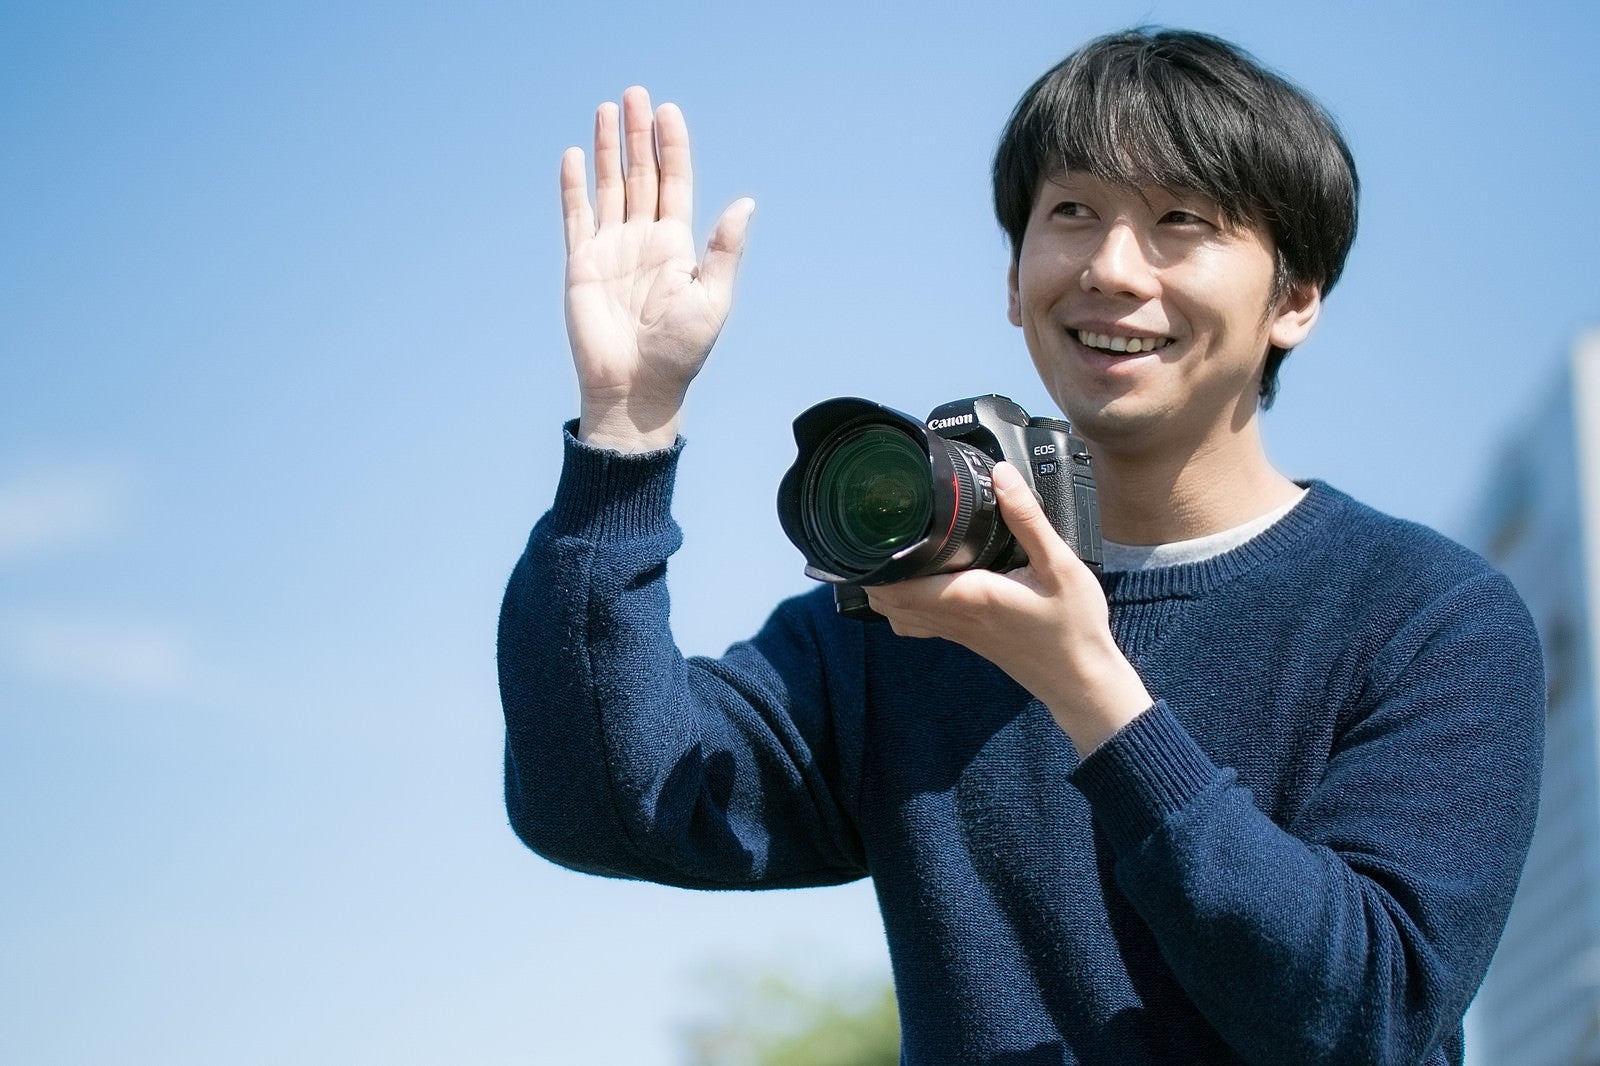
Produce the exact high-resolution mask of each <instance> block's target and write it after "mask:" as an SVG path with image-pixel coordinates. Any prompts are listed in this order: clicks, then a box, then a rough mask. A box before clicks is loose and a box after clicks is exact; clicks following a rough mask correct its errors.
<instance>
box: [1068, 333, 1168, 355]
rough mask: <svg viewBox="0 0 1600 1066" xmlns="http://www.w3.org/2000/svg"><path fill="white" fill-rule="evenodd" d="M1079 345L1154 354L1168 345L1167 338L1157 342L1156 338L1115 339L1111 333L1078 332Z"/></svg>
mask: <svg viewBox="0 0 1600 1066" xmlns="http://www.w3.org/2000/svg"><path fill="white" fill-rule="evenodd" d="M1078 343H1079V344H1082V345H1083V346H1084V347H1086V348H1100V349H1104V350H1109V351H1113V352H1132V353H1138V352H1153V351H1155V350H1156V349H1157V348H1164V347H1166V345H1167V340H1166V338H1164V337H1163V338H1161V339H1160V340H1157V339H1156V338H1155V337H1113V336H1111V335H1110V334H1109V333H1090V332H1089V331H1088V330H1079V331H1078Z"/></svg>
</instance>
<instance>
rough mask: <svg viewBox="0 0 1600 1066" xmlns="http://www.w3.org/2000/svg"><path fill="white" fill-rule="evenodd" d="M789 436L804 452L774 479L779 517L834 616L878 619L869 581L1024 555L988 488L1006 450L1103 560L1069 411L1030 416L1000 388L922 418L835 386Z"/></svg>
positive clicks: (1086, 471)
mask: <svg viewBox="0 0 1600 1066" xmlns="http://www.w3.org/2000/svg"><path fill="white" fill-rule="evenodd" d="M794 435H795V443H796V445H797V446H798V448H799V455H798V456H797V457H796V459H795V462H794V465H793V466H792V467H790V469H789V471H788V472H787V473H786V474H785V475H784V477H783V481H782V483H781V484H780V485H779V488H778V519H779V522H780V523H781V524H782V526H783V530H784V533H785V534H786V535H787V536H788V537H789V539H790V540H791V541H792V542H793V543H794V545H795V546H796V547H797V548H799V549H800V551H801V553H802V554H803V555H804V556H805V559H806V574H807V575H809V576H810V577H813V578H816V579H817V580H820V581H826V582H829V583H831V584H833V585H834V586H835V590H834V591H835V600H836V602H837V604H838V608H839V612H840V613H841V614H844V615H846V616H849V617H853V618H860V619H863V620H871V619H876V618H879V617H880V616H879V615H877V614H876V613H875V612H873V611H872V610H871V608H870V607H868V606H867V603H866V596H865V594H864V593H863V592H862V591H861V586H864V585H883V584H888V583H890V582H894V581H902V580H904V579H906V578H909V577H918V576H922V575H926V574H941V573H950V572H953V571H957V570H970V569H987V570H996V571H1006V570H1012V569H1015V568H1017V567H1019V566H1023V565H1025V564H1026V563H1027V557H1026V554H1025V553H1024V552H1023V550H1022V548H1021V546H1020V545H1018V544H1017V542H1016V539H1015V538H1014V537H1012V535H1011V533H1010V531H1009V530H1007V529H1006V528H1005V523H1004V522H1003V521H1002V520H1001V518H1000V512H999V505H998V503H997V501H996V499H995V493H994V485H993V482H992V479H991V476H990V474H991V471H993V469H994V465H995V463H997V462H1000V461H1002V460H1004V461H1005V462H1009V463H1010V464H1011V465H1012V466H1014V467H1015V468H1016V469H1017V471H1018V472H1019V473H1021V475H1022V477H1023V478H1024V479H1025V480H1026V481H1027V482H1028V484H1029V486H1030V487H1031V488H1032V489H1033V491H1034V494H1035V495H1036V496H1037V497H1038V498H1039V502H1040V504H1041V506H1042V507H1043V509H1044V513H1045V515H1046V516H1047V517H1048V518H1049V520H1050V524H1051V525H1052V526H1053V527H1054V528H1055V530H1056V532H1057V533H1059V534H1060V535H1061V538H1062V539H1063V540H1064V541H1066V542H1067V544H1068V545H1069V546H1071V548H1072V549H1073V551H1074V552H1075V553H1076V554H1077V556H1078V558H1080V559H1082V560H1083V561H1084V562H1085V563H1087V564H1088V565H1089V566H1090V567H1092V568H1094V569H1096V570H1098V569H1099V567H1100V561H1101V542H1100V509H1099V502H1098V497H1097V495H1096V490H1095V484H1094V473H1093V469H1092V466H1091V463H1090V459H1089V453H1088V449H1087V447H1086V446H1085V444H1084V442H1083V439H1082V438H1080V437H1078V436H1077V435H1076V434H1074V433H1073V431H1072V426H1071V424H1070V423H1068V422H1067V421H1066V420H1065V419H1059V418H1031V417H1029V415H1028V413H1027V412H1026V411H1024V410H1023V409H1022V408H1021V407H1020V406H1019V405H1018V404H1016V403H1014V402H1013V401H1011V400H1009V399H1007V398H1006V397H1004V396H996V395H985V396H974V397H970V398H968V399H964V400H953V401H951V402H949V403H944V404H940V405H939V406H938V407H935V408H934V409H933V411H932V412H930V413H929V415H928V417H927V419H926V420H918V419H916V418H913V417H911V416H910V415H907V414H905V413H903V412H901V411H896V410H894V409H893V408H890V407H885V406H883V405H882V404H878V403H874V402H872V401H870V400H863V399H859V398H856V397H840V398H838V399H833V400H825V401H823V402H822V403H819V404H817V405H816V406H814V407H812V408H810V409H809V410H807V411H805V412H803V413H802V414H801V415H800V416H799V417H798V418H796V419H795V422H794Z"/></svg>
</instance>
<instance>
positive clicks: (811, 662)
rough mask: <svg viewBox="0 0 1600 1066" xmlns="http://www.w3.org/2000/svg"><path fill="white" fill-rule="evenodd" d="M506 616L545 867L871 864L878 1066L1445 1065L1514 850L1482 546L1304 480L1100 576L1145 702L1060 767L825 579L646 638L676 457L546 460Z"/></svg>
mask: <svg viewBox="0 0 1600 1066" xmlns="http://www.w3.org/2000/svg"><path fill="white" fill-rule="evenodd" d="M566 440H567V443H566V448H567V454H566V464H565V467H564V469H563V473H562V480H561V484H560V487H559V489H558V491H557V496H556V500H555V504H554V507H553V508H552V509H551V511H550V512H549V513H548V514H546V515H545V517H544V518H543V519H542V520H541V521H540V522H539V524H538V525H537V527H536V528H535V529H534V532H533V536H532V538H531V539H530V541H529V544H528V548H527V551H526V553H525V554H524V556H523V557H522V559H521V561H520V562H519V563H518V565H517V567H516V570H515V572H514V574H513V576H512V578H511V582H510V585H509V587H508V589H507V591H506V596H505V602H504V606H503V609H502V616H501V628H500V649H499V654H500V682H501V692H502V697H503V704H504V709H505V715H506V724H507V746H506V803H507V807H508V809H509V812H510V815H511V821H512V825H513V827H514V828H515V830H516V832H517V833H518V834H519V835H520V836H521V837H522V839H523V840H524V841H526V843H527V844H528V845H529V846H530V847H532V848H533V849H534V850H536V851H538V852H539V853H541V854H543V855H545V856H547V857H549V858H550V859H552V860H554V861H555V862H558V863H561V864H562V865H565V866H569V867H572V868H575V869H578V870H585V871H589V872H592V873H596V874H604V875H608V876H616V877H629V878H645V879H649V880H652V881H659V882H664V883H667V884H672V885H682V886H687V887H693V888H763V887H787V886H802V885H824V884H834V883H838V882H842V881H848V880H851V879H854V878H859V877H863V876H870V877H871V878H872V879H873V883H874V885H875V888H876V892H877V896H878V901H879V906H880V908H881V911H882V914H883V920H884V925H885V929H886V931H887V935H888V940H889V948H890V955H891V958H892V960H893V965H894V976H895V988H896V994H897V996H898V999H899V1006H900V1012H901V1023H902V1030H903V1034H904V1037H903V1040H904V1043H903V1056H904V1061H905V1062H906V1063H908V1064H925V1063H927V1064H931V1063H997V1064H998V1063H1005V1064H1031V1063H1051V1064H1058V1063H1077V1062H1082V1063H1108V1064H1116V1066H1129V1064H1139V1063H1236V1062H1248V1063H1261V1064H1270V1066H1290V1064H1294V1066H1298V1064H1310V1063H1407V1064H1412V1063H1430V1064H1431V1063H1456V1062H1459V1061H1460V1058H1461V1017H1462V1014H1463V1012H1464V1011H1465V1010H1466V1007H1467V1004H1468V1002H1469V1001H1470V999H1471V997H1472V995H1473V993H1474V991H1475V990H1476V988H1477V986H1478V983H1479V981H1480V980H1481V979H1482V976H1483V973H1484V970H1485V968H1486V967H1487V965H1488V962H1489V958H1490V955H1491V954H1492V952H1493V950H1494V945H1495V941H1496V939H1497V937H1498V936H1499V933H1500V930H1501V928H1502V925H1503V922H1504V920H1505V916H1506V912H1507V909H1508V908H1509V906H1510V902H1511V897H1512V893H1513V891H1514V889H1515V886H1516V881H1517V876H1518V872H1519V870H1520V868H1521V864H1522V859H1523V856H1524V853H1525V850H1526V847H1527V844H1528V840H1529V837H1530V835H1531V833H1532V829H1533V821H1534V814H1535V810H1536V804H1537V796H1536V793H1537V781H1538V772H1539V766H1540V760H1541V755H1542V736H1543V706H1544V700H1543V680H1542V669H1541V656H1540V651H1539V647H1538V643H1537V638H1536V636H1535V633H1534V629H1533V626H1532V623H1531V622H1530V620H1529V618H1528V616H1527V612H1526V610H1525V609H1524V607H1523V605H1522V603H1521V601H1520V600H1519V599H1518V597H1517V596H1516V594H1515V592H1514V591H1513V590H1512V589H1511V587H1510V586H1509V584H1508V583H1507V582H1506V581H1505V579H1504V578H1502V577H1501V576H1500V575H1499V574H1498V573H1496V572H1495V571H1494V570H1492V569H1491V568H1490V567H1489V566H1488V565H1487V564H1486V563H1484V562H1483V561H1482V560H1481V559H1479V558H1478V557H1477V556H1475V555H1473V554H1471V553H1470V552H1468V551H1466V550H1465V549H1462V548H1460V547H1458V546H1456V545H1455V544H1453V543H1451V542H1449V541H1448V540H1445V539H1444V538H1442V537H1440V536H1439V535H1437V534H1435V533H1433V532H1431V531H1429V530H1426V529H1423V528H1421V527H1419V526H1415V525H1411V524H1408V523H1404V522H1400V521H1397V520H1395V519H1392V518H1388V517H1385V516H1383V515H1380V514H1378V513H1377V512H1375V511H1372V510H1370V509H1368V508H1366V507H1364V506H1362V505H1360V504H1358V503H1356V502H1355V501H1353V500H1351V499H1350V498H1349V497H1347V496H1345V495H1343V494H1341V493H1339V492H1337V491H1335V490H1334V489H1332V488H1330V487H1328V486H1326V485H1324V484H1321V483H1312V484H1311V486H1310V492H1309V493H1308V494H1307V495H1306V497H1305V499H1304V500H1303V501H1302V502H1301V503H1300V504H1299V505H1298V506H1297V507H1296V508H1295V509H1294V510H1293V511H1292V512H1290V513H1289V515H1288V516H1287V517H1285V518H1284V519H1283V520H1281V521H1280V522H1278V523H1277V524H1276V525H1274V526H1273V527H1272V528H1270V529H1269V530H1267V531H1266V532H1265V533H1263V534H1261V535H1260V536H1258V537H1256V538H1255V539H1253V540H1251V541H1250V542H1248V543H1246V544H1245V545H1243V546H1241V547H1239V548H1236V549H1234V550H1232V551H1230V552H1227V553H1226V554H1224V555H1221V556H1218V557H1216V558H1213V559H1211V560H1208V561H1205V562H1202V563H1195V564H1190V565H1184V566H1177V567H1171V568H1168V569H1162V570H1153V571H1145V572H1132V573H1113V574H1108V575H1106V577H1105V579H1104V580H1105V586H1106V592H1107V596H1108V597H1109V600H1110V603H1111V617H1112V625H1113V629H1114V633H1115V635H1116V638H1117V641H1118V643H1119V644H1120V646H1121V647H1122V648H1123V649H1124V651H1125V652H1126V653H1127V655H1128V656H1129V658H1130V659H1131V660H1132V661H1133V663H1134V665H1135V667H1137V669H1138V670H1139V673H1140V675H1141V676H1142V677H1143V678H1144V680H1145V683H1146V685H1147V686H1148V688H1149V689H1150V691H1151V692H1152V693H1154V694H1155V695H1156V696H1157V697H1158V702H1157V703H1156V704H1155V706H1154V707H1152V708H1151V709H1150V710H1149V711H1147V712H1146V713H1145V714H1144V715H1143V716H1141V717H1140V718H1139V719H1138V720H1136V721H1135V722H1134V723H1133V724H1132V725H1130V726H1128V727H1127V728H1125V729H1124V730H1123V731H1122V732H1120V733H1118V734H1117V735H1116V736H1115V737H1114V738H1112V739H1111V740H1110V741H1108V742H1107V743H1106V744H1104V745H1103V746H1102V747H1101V748H1099V749H1098V750H1096V751H1095V752H1094V753H1093V754H1092V755H1091V756H1089V757H1088V758H1087V759H1085V760H1082V761H1080V760H1079V758H1078V757H1077V755H1076V753H1075V752H1074V749H1073V747H1072V744H1071V743H1070V742H1069V741H1068V739H1067V738H1066V736H1065V735H1064V734H1062V733H1061V731H1060V730H1059V729H1058V728H1057V727H1056V726H1055V724H1054V723H1053V722H1052V720H1051V718H1050V716H1049V714H1048V713H1047V712H1046V711H1045V709H1044V708H1043V706H1042V705H1041V704H1040V703H1039V702H1038V701H1037V700H1034V699H1033V698H1031V697H1030V696H1029V694H1028V693H1027V692H1026V691H1024V690H1023V689H1022V688H1021V687H1020V686H1018V685H1017V684H1016V683H1015V682H1013V681H1012V680H1011V679H1010V678H1008V677H1007V676H1006V675H1005V674H1003V673H1002V672H1001V671H1000V670H999V669H997V668H996V667H994V666H993V665H991V664H990V663H988V662H986V661H985V660H983V659H981V658H979V657H977V656H975V655H973V654H971V653H969V652H967V651H966V650H964V649H962V648H960V647H958V646H955V645H952V644H950V643H947V642H944V641H938V640H912V639H907V638H901V637H897V636H895V635H894V634H893V633H892V632H891V631H890V630H889V628H888V627H887V626H882V625H863V624H861V623H857V622H853V621H849V620H845V619H840V618H838V617H837V616H836V615H835V613H834V610H833V605H832V599H831V596H830V595H829V592H828V590H827V589H825V588H820V587H819V588H818V589H817V590H816V591H814V592H812V593H810V594H807V595H803V596H800V597H797V598H795V599H793V600H790V601H788V602H785V603H783V604H782V605H780V606H779V607H778V609H777V610H776V611H775V612H774V613H773V615H772V617H771V618H770V620H769V621H768V622H767V624H766V625H765V626H764V628H763V629H762V630H761V632H760V633H759V634H757V635H756V636H755V637H754V638H753V639H752V640H750V641H747V642H744V643H740V644H736V645H734V646H733V647H732V648H730V649H729V650H728V652H727V653H726V654H725V655H724V656H723V657H722V658H721V659H717V660H711V659H701V658H695V659H687V660H686V659H685V658H684V657H683V656H682V655H680V654H679V652H678V651H677V649H676V647H675V646H674V644H673V641H672V638H671V633H670V630H669V627H668V598H667V589H666V569H667V559H668V556H670V555H671V554H672V552H673V551H674V550H675V549H676V548H677V546H678V544H679V542H680V533H679V530H678V527H677V526H676V524H675V523H674V522H673V521H672V519H671V517H670V513H669V503H670V497H671V491H672V482H673V477H674V474H675V470H676V463H677V454H678V453H677V450H676V449H674V450H669V451H663V452H656V453H651V454H648V455H645V456H623V455H619V454H616V453H611V452H605V451H601V450H597V449H591V448H587V447H585V446H582V445H580V444H578V443H577V442H575V441H574V440H572V438H571V437H570V435H569V436H568V437H567V438H566Z"/></svg>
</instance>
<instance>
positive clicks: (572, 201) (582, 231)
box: [561, 148, 594, 255]
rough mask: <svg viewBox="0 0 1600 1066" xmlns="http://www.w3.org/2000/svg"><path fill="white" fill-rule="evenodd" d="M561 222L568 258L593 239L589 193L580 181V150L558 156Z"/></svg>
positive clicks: (582, 175)
mask: <svg viewBox="0 0 1600 1066" xmlns="http://www.w3.org/2000/svg"><path fill="white" fill-rule="evenodd" d="M561 222H562V229H563V231H564V232H565V234H566V238H567V253H568V254H569V255H570V254H571V253H572V249H574V248H576V247H577V246H578V245H579V244H581V243H582V242H584V241H586V240H588V239H589V238H590V237H593V236H594V211H593V209H592V208H590V206H589V189H588V186H587V184H586V182H585V180H584V173H583V149H582V148H568V149H567V150H566V151H565V152H563V153H562V154H561Z"/></svg>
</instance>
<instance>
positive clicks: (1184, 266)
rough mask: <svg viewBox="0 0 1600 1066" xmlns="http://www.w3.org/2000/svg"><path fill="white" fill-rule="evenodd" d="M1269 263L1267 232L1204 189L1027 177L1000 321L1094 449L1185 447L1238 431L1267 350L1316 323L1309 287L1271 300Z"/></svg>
mask: <svg viewBox="0 0 1600 1066" xmlns="http://www.w3.org/2000/svg"><path fill="white" fill-rule="evenodd" d="M1274 266H1275V264H1274V257H1273V249H1272V246H1271V243H1270V240H1269V239H1268V238H1267V237H1266V236H1265V235H1264V234H1262V233H1260V232H1257V230H1256V229H1254V228H1252V227H1245V226H1237V225H1232V224H1229V223H1228V222H1226V221H1225V220H1224V218H1223V216H1222V213H1221V212H1220V211H1219V210H1218V208H1217V205H1216V203H1215V202H1214V201H1212V200H1210V199H1209V198H1207V197H1205V196H1202V195H1200V194H1196V193H1191V192H1186V191H1184V190H1170V189H1162V188H1143V189H1141V188H1134V187H1132V186H1127V185H1119V184H1114V183H1109V182H1105V181H1101V180H1099V179H1097V178H1094V177H1091V176H1089V175H1086V174H1083V173H1080V172H1076V171H1069V172H1067V173H1065V174H1063V175H1060V176H1058V177H1056V178H1054V179H1052V180H1046V181H1045V182H1044V183H1043V184H1042V185H1041V186H1040V189H1039V193H1038V196H1037V197H1036V199H1035V202H1034V206H1033V213H1032V215H1031V216H1030V217H1029V219H1028V227H1027V230H1026V232H1025V234H1024V236H1023V242H1022V248H1021V251H1020V254H1019V255H1018V258H1017V262H1016V265H1015V266H1014V267H1013V268H1012V271H1011V275H1010V279H1009V288H1010V316H1011V321H1012V323H1013V324H1015V325H1018V326H1021V327H1022V331H1023V336H1024V337H1025V339H1026V341H1027V345H1028V351H1029V352H1030V353H1031V354H1032V356H1033V361H1034V365H1035V367H1036V368H1037V369H1038V372H1039V376H1040V378H1041V379H1042V380H1043V382H1044V384H1045V387H1046V388H1047V389H1049V391H1050V395H1051V396H1052V397H1053V398H1054V399H1055V401H1056V403H1057V404H1058V405H1059V406H1060V407H1061V410H1062V411H1064V412H1065V413H1066V415H1067V417H1068V418H1070V419H1071V420H1072V422H1073V424H1074V425H1075V426H1076V427H1077V429H1078V431H1079V432H1080V433H1082V434H1083V435H1084V436H1085V437H1086V438H1088V440H1089V441H1090V442H1092V443H1093V444H1095V445H1096V446H1097V450H1099V451H1101V452H1103V453H1104V452H1110V451H1116V452H1119V453H1123V454H1128V455H1135V454H1159V453H1163V452H1164V453H1166V454H1169V455H1173V456H1188V455H1191V454H1193V453H1194V451H1195V450H1196V449H1200V448H1206V447H1209V446H1220V445H1223V444H1224V443H1225V442H1226V441H1227V440H1228V439H1229V438H1230V437H1231V436H1232V435H1234V434H1237V433H1238V431H1239V430H1240V429H1242V428H1244V426H1245V425H1246V424H1247V423H1248V422H1249V421H1250V419H1252V418H1253V417H1254V415H1255V411H1256V397H1257V392H1258V389H1259V387H1260V381H1261V371H1262V366H1263V363H1264V362H1265V360H1266V355H1267V349H1268V347H1269V346H1277V347H1281V348H1292V347H1294V346H1295V345H1296V344H1298V343H1300V341H1301V340H1303V339H1304V338H1305V336H1306V334H1307V333H1309V332H1310V329H1311V326H1312V324H1313V323H1314V322H1315V320H1316V315H1317V310H1318V306H1319V300H1318V297H1317V293H1316V290H1315V289H1314V288H1307V289H1306V290H1302V291H1299V292H1294V293H1290V294H1289V295H1288V296H1285V297H1283V298H1282V299H1279V300H1276V301H1274V300H1273V297H1272V287H1273V276H1274Z"/></svg>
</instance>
